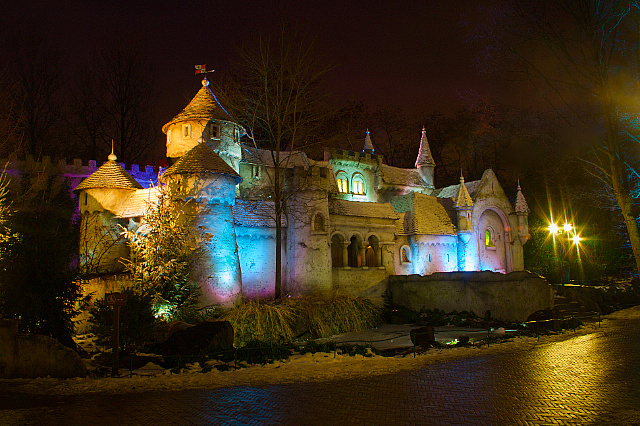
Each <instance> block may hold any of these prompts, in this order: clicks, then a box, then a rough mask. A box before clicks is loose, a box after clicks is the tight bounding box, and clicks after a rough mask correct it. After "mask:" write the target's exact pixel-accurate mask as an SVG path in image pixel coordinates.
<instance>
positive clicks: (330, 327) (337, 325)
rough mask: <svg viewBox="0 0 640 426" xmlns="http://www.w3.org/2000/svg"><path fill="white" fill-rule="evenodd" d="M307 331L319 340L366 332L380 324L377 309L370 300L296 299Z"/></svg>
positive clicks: (339, 298)
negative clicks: (320, 338) (336, 335)
mask: <svg viewBox="0 0 640 426" xmlns="http://www.w3.org/2000/svg"><path fill="white" fill-rule="evenodd" d="M294 300H296V301H297V302H298V304H299V307H300V310H301V314H302V316H303V318H304V320H305V322H306V324H307V327H308V330H309V331H310V332H311V333H313V334H315V335H316V336H318V337H329V336H331V335H334V334H341V333H349V332H352V331H360V330H365V329H367V328H371V327H375V326H376V325H378V324H380V322H381V318H380V309H379V308H378V307H377V306H375V305H374V304H373V303H372V302H371V301H370V300H369V299H362V298H355V297H350V296H337V297H334V298H332V299H327V300H324V299H313V298H299V299H294Z"/></svg>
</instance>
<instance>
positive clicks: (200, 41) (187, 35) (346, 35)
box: [0, 0, 527, 122]
mask: <svg viewBox="0 0 640 426" xmlns="http://www.w3.org/2000/svg"><path fill="white" fill-rule="evenodd" d="M6 3H7V4H5V5H4V6H3V9H4V10H3V13H2V16H1V17H0V37H1V38H2V40H3V42H2V43H0V44H1V45H4V48H2V47H0V49H1V50H0V53H2V56H4V57H5V60H11V59H10V57H11V54H10V52H7V48H12V47H16V46H20V44H21V43H25V40H28V39H29V33H32V32H35V33H40V34H43V35H44V37H45V38H46V39H47V40H49V41H51V43H52V44H53V45H54V46H57V47H58V48H59V49H60V51H61V52H63V55H64V63H65V67H66V68H65V75H66V76H67V78H68V79H69V81H72V80H73V79H74V78H76V77H77V75H78V73H79V72H84V70H85V69H87V68H86V66H85V64H86V63H88V62H90V61H91V58H92V57H93V55H94V54H95V53H96V51H99V50H100V49H101V48H102V47H103V46H105V45H106V44H108V43H110V42H111V41H112V40H113V39H114V38H115V37H125V38H126V37H137V38H138V39H140V40H142V44H143V46H144V47H145V49H147V52H148V54H149V57H150V58H151V66H150V69H149V78H150V79H152V80H153V81H155V82H157V84H158V86H159V88H160V99H159V106H160V108H159V113H160V115H161V117H159V118H160V120H161V121H163V122H166V121H168V120H169V119H171V117H172V116H173V115H175V114H177V113H178V112H179V111H180V110H181V109H182V108H183V107H184V106H185V104H186V102H187V101H188V100H189V99H190V98H191V97H192V96H193V95H194V94H195V92H196V90H197V89H198V87H199V84H200V83H199V81H200V78H199V77H198V76H194V72H193V67H194V65H195V64H200V63H206V64H207V67H208V68H209V69H215V70H216V74H218V75H219V74H221V73H224V72H227V71H228V70H229V67H230V66H231V64H232V60H233V59H234V57H235V52H236V47H237V46H242V45H244V44H247V43H252V42H254V41H255V40H256V38H257V37H258V35H259V34H262V35H269V34H274V33H277V31H278V30H279V29H280V28H281V27H282V24H283V23H294V25H296V26H297V27H298V28H301V29H302V31H303V32H305V33H306V34H307V35H309V36H311V37H313V36H317V38H318V45H319V48H320V51H321V52H322V54H323V55H324V56H325V57H326V58H327V59H328V60H329V61H331V62H333V63H334V64H335V68H334V69H333V70H332V72H331V73H330V75H329V76H328V78H327V90H329V91H330V92H332V93H333V95H334V96H335V99H336V101H337V102H338V103H341V102H349V101H360V100H362V101H364V102H366V103H367V105H368V106H370V107H376V106H379V105H390V106H399V107H401V108H403V109H404V110H405V111H407V112H408V113H412V114H422V113H428V112H433V111H440V112H444V113H452V112H454V111H456V110H457V109H459V108H460V107H462V106H464V105H465V102H466V100H467V99H469V98H470V97H471V98H473V97H478V96H479V97H482V98H486V99H490V100H492V101H494V102H505V103H510V102H512V101H514V100H516V99H517V100H518V102H520V103H522V102H523V99H524V98H526V97H527V96H526V95H525V96H523V92H522V90H523V88H522V86H520V87H519V88H518V90H514V87H517V86H514V85H510V84H508V83H506V82H505V81H504V80H503V79H501V78H500V76H498V75H495V74H492V73H489V74H486V73H484V74H483V73H481V72H480V71H479V68H478V67H477V66H476V65H475V64H476V62H477V59H478V54H477V51H478V47H477V45H474V44H473V43H470V39H471V38H472V35H471V34H472V28H473V27H474V26H475V25H482V13H483V9H482V7H481V6H477V3H476V2H473V1H457V2H448V1H432V0H428V1H419V2H415V1H406V2H402V1H394V2H380V1H378V2H375V1H368V2H345V1H323V2H311V1H296V2H288V1H280V2H251V1H242V0H240V1H189V2H175V3H174V2H168V1H155V2H143V1H109V2H89V1H61V2H58V1H54V2H24V1H15V2H6ZM178 3H179V4H178ZM212 78H214V79H215V78H216V76H215V74H214V76H213V77H212Z"/></svg>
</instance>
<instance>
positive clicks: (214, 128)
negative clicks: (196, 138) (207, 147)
mask: <svg viewBox="0 0 640 426" xmlns="http://www.w3.org/2000/svg"><path fill="white" fill-rule="evenodd" d="M218 133H219V132H218V125H217V124H211V125H210V127H209V134H210V137H211V139H217V138H218V137H219V136H218Z"/></svg>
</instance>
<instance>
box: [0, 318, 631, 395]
mask: <svg viewBox="0 0 640 426" xmlns="http://www.w3.org/2000/svg"><path fill="white" fill-rule="evenodd" d="M637 318H640V306H636V307H634V308H629V309H625V310H623V311H618V312H616V313H614V314H611V315H609V316H608V317H607V319H604V320H603V322H602V326H601V327H598V324H597V323H596V324H589V325H586V326H584V327H581V328H579V329H578V330H576V332H575V333H574V332H573V330H569V331H566V332H564V333H558V334H552V335H547V336H540V338H539V339H537V338H535V337H516V338H514V339H513V340H511V341H508V342H505V343H499V344H491V345H490V346H489V347H487V346H486V345H484V346H481V347H459V348H458V347H456V348H446V349H430V350H428V351H426V352H424V353H422V354H418V355H416V356H414V355H413V354H411V355H407V356H402V357H400V356H398V357H382V356H372V357H363V356H362V355H356V356H355V357H351V356H348V355H341V354H334V353H333V352H332V353H315V354H311V353H307V354H305V355H294V356H292V357H290V358H289V359H287V360H285V361H278V362H275V363H273V364H267V365H250V366H248V367H246V368H242V369H239V370H235V371H218V370H216V369H214V370H213V371H210V372H207V373H202V372H201V371H200V367H199V366H198V365H192V366H191V368H187V369H186V371H184V372H182V373H180V374H172V373H171V372H170V371H169V370H164V369H162V368H161V367H159V366H157V365H155V364H151V363H149V364H147V365H146V366H144V367H143V368H141V369H139V370H135V371H134V375H133V376H132V377H129V376H128V373H129V372H128V370H120V373H121V374H123V376H122V377H119V378H91V377H87V378H75V379H53V378H38V379H11V380H6V379H5V380H0V386H1V385H3V384H4V385H9V386H10V387H11V388H12V390H14V391H16V392H26V393H32V394H48V395H75V394H86V393H90V392H105V393H129V392H143V391H165V390H171V391H176V390H185V389H215V388H223V387H230V386H264V385H270V384H276V383H293V382H308V381H330V380H338V379H346V378H353V377H358V376H372V375H382V374H389V373H394V372H398V371H402V370H410V369H417V368H421V367H425V366H428V365H429V364H433V363H440V362H447V361H452V360H456V359H462V358H467V357H472V356H477V355H487V354H494V353H500V352H504V351H513V350H522V349H526V348H533V347H535V346H538V345H548V344H550V343H554V342H561V341H565V342H566V343H567V344H570V343H571V341H572V340H573V339H578V340H577V341H581V340H585V339H593V338H598V337H601V336H602V335H603V334H604V333H606V332H607V328H608V324H610V323H611V321H614V320H617V319H637ZM125 374H127V375H125Z"/></svg>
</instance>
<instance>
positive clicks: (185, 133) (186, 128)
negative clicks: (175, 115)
mask: <svg viewBox="0 0 640 426" xmlns="http://www.w3.org/2000/svg"><path fill="white" fill-rule="evenodd" d="M182 137H185V138H190V137H191V124H183V125H182Z"/></svg>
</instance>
